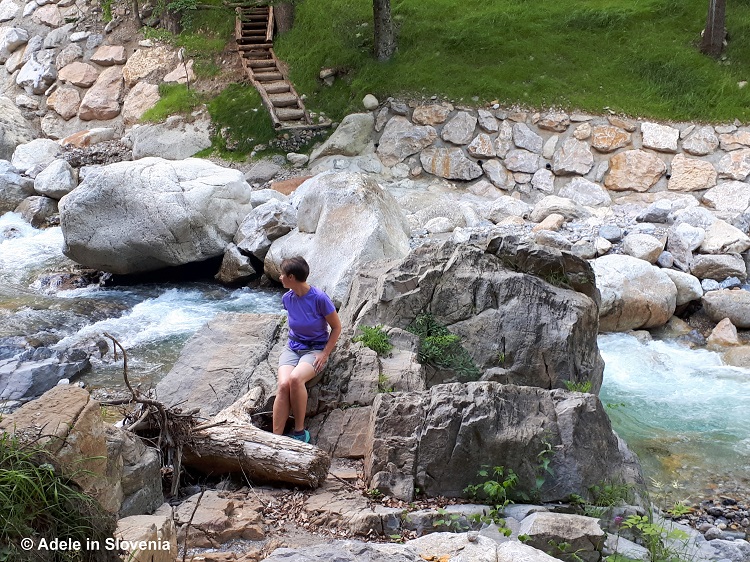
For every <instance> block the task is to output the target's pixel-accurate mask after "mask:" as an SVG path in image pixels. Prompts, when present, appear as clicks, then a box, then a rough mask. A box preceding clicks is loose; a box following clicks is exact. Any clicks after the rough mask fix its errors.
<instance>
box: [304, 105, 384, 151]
mask: <svg viewBox="0 0 750 562" xmlns="http://www.w3.org/2000/svg"><path fill="white" fill-rule="evenodd" d="M374 130H375V117H374V116H373V114H372V113H352V114H350V115H347V116H346V117H344V119H343V120H342V121H341V124H340V125H339V126H338V127H336V130H335V131H334V132H333V134H332V135H331V136H330V137H329V138H328V139H327V140H326V141H325V142H324V143H323V144H322V145H321V146H320V148H318V149H316V150H313V152H312V154H311V155H310V161H313V160H315V159H316V158H320V157H321V156H330V155H332V154H340V155H342V156H357V155H358V154H362V152H364V150H365V149H366V148H367V146H368V145H369V144H370V137H371V136H372V133H373V131H374Z"/></svg>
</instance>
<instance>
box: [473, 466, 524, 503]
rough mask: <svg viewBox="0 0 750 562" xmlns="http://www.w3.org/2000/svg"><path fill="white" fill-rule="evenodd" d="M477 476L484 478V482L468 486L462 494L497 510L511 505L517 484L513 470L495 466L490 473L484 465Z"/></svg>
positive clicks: (516, 477)
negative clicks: (479, 500)
mask: <svg viewBox="0 0 750 562" xmlns="http://www.w3.org/2000/svg"><path fill="white" fill-rule="evenodd" d="M477 476H479V477H480V478H486V480H485V481H484V482H481V483H479V484H470V485H468V486H466V488H464V492H465V493H466V494H468V496H469V497H470V498H472V499H481V500H486V501H487V502H488V503H489V504H490V505H494V506H495V507H496V508H497V509H499V510H501V509H502V508H504V507H505V506H507V505H508V504H510V503H513V500H512V499H511V495H512V492H513V489H514V488H515V487H516V485H517V484H518V476H517V475H516V473H515V472H514V471H513V469H511V468H509V469H507V470H506V468H505V467H504V466H495V467H493V468H492V471H491V472H490V470H489V466H486V465H485V466H483V467H482V469H481V470H480V471H479V472H477Z"/></svg>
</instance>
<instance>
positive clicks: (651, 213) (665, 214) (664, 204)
mask: <svg viewBox="0 0 750 562" xmlns="http://www.w3.org/2000/svg"><path fill="white" fill-rule="evenodd" d="M671 214H672V202H671V201H670V200H669V199H659V200H658V201H654V202H653V203H651V204H650V205H649V206H648V207H646V208H645V209H644V210H643V211H642V212H641V213H640V214H638V216H636V217H635V220H636V221H637V222H650V223H658V224H663V223H667V222H670V219H671V217H670V215H671Z"/></svg>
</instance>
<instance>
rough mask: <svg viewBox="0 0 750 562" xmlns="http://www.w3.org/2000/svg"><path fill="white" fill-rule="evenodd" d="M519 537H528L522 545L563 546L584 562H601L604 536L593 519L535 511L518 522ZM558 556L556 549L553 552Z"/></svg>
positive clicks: (540, 546) (596, 521) (544, 547)
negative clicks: (519, 523)
mask: <svg viewBox="0 0 750 562" xmlns="http://www.w3.org/2000/svg"><path fill="white" fill-rule="evenodd" d="M518 533H519V534H523V535H526V536H528V537H529V540H527V541H525V544H527V545H529V546H532V547H535V548H537V549H539V550H544V551H546V550H549V547H550V545H551V544H562V543H564V544H566V545H569V546H568V547H566V549H565V551H566V552H568V551H570V552H575V553H576V556H577V557H578V558H580V559H581V560H584V561H585V562H598V561H599V560H601V555H602V552H601V551H602V548H603V547H604V540H605V538H606V533H605V532H604V531H602V530H601V528H600V526H599V520H598V519H596V518H594V517H586V516H583V515H574V514H569V513H552V512H536V513H532V514H530V515H529V516H528V517H526V518H524V520H523V521H521V525H520V527H519V529H518ZM552 551H553V552H555V553H558V554H560V552H559V550H557V549H554V548H553V549H552Z"/></svg>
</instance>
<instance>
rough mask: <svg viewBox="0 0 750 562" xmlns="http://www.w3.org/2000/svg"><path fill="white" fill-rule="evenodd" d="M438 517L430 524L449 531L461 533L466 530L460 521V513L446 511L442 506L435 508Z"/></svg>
mask: <svg viewBox="0 0 750 562" xmlns="http://www.w3.org/2000/svg"><path fill="white" fill-rule="evenodd" d="M437 512H438V515H439V516H440V519H435V520H434V521H433V522H432V524H433V526H435V527H441V528H442V529H443V530H445V531H447V532H449V533H461V532H463V531H466V530H467V529H466V525H464V524H463V523H462V522H461V514H460V513H448V512H447V511H446V510H445V509H443V508H442V507H440V508H438V510H437Z"/></svg>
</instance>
